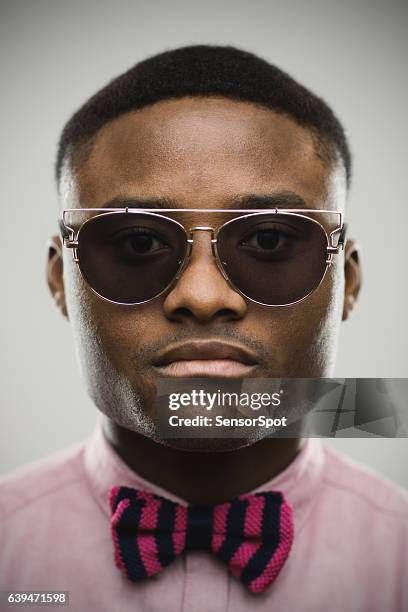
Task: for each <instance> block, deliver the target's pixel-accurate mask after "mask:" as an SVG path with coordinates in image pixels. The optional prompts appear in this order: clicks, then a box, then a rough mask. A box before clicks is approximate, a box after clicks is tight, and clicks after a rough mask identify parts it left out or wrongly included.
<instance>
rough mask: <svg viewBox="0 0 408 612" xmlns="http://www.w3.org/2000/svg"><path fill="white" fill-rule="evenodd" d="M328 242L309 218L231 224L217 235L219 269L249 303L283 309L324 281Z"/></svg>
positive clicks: (274, 217) (271, 217)
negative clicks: (220, 266)
mask: <svg viewBox="0 0 408 612" xmlns="http://www.w3.org/2000/svg"><path fill="white" fill-rule="evenodd" d="M326 247H327V238H326V234H325V232H324V231H323V229H322V228H321V226H320V225H319V224H318V223H316V222H315V221H314V220H313V219H309V218H305V217H297V216H294V215H289V214H286V215H285V214H282V215H280V214H261V215H252V216H250V217H242V218H240V219H237V220H234V221H231V222H230V223H228V224H227V225H225V226H224V228H222V229H221V230H220V232H219V234H218V240H217V249H218V254H219V257H220V259H221V261H222V263H223V266H224V269H225V271H226V273H227V275H228V277H229V278H230V279H231V281H232V282H233V283H234V285H235V286H236V287H237V289H239V290H240V291H241V292H242V293H244V294H245V295H246V296H248V297H249V298H251V299H253V300H255V301H257V302H261V303H262V304H268V305H270V306H282V305H284V304H290V303H292V302H296V301H298V300H300V299H302V298H304V297H306V296H307V295H308V294H309V293H310V292H311V291H313V289H315V288H316V287H317V286H318V285H319V283H320V281H321V279H322V278H323V275H324V271H325V269H326V259H327V251H326Z"/></svg>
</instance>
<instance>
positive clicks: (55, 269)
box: [46, 235, 69, 319]
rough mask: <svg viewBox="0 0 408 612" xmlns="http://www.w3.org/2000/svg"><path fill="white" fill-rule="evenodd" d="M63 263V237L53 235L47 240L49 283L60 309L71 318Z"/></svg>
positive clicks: (65, 315)
mask: <svg viewBox="0 0 408 612" xmlns="http://www.w3.org/2000/svg"><path fill="white" fill-rule="evenodd" d="M62 265H63V264H62V245H61V239H60V237H59V236H58V235H55V236H51V238H50V239H49V240H48V241H47V269H46V273H47V283H48V287H49V289H50V292H51V295H52V297H53V299H54V302H55V304H56V306H57V308H58V310H59V311H60V312H61V314H62V315H63V316H64V317H66V318H67V319H69V317H68V311H67V305H66V302H65V288H64V280H63V274H62V270H63V268H62Z"/></svg>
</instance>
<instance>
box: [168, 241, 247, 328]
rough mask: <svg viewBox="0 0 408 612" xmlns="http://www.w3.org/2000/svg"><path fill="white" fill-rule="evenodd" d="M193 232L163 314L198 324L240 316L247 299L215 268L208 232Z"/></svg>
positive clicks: (174, 319)
mask: <svg viewBox="0 0 408 612" xmlns="http://www.w3.org/2000/svg"><path fill="white" fill-rule="evenodd" d="M193 235H194V243H193V246H192V251H191V254H190V258H189V260H188V263H187V266H186V267H185V268H184V271H183V272H182V274H181V276H180V278H179V279H178V281H177V282H176V284H175V285H174V286H173V288H172V290H171V291H170V293H168V295H167V296H166V299H165V301H164V304H163V308H164V312H165V315H166V317H167V318H168V319H171V320H173V321H179V322H183V321H186V320H195V321H198V322H199V323H202V324H204V323H210V322H214V321H223V322H225V321H228V320H237V319H241V318H242V317H244V316H245V313H246V311H247V303H246V301H245V300H244V298H243V297H242V296H241V295H240V294H239V293H237V292H236V291H235V290H234V289H233V288H232V287H231V285H230V284H229V283H228V281H227V280H226V279H225V278H224V277H223V275H222V273H221V271H220V269H219V268H218V266H217V263H216V260H215V257H214V256H213V253H212V249H211V233H210V232H207V231H196V232H194V234H193Z"/></svg>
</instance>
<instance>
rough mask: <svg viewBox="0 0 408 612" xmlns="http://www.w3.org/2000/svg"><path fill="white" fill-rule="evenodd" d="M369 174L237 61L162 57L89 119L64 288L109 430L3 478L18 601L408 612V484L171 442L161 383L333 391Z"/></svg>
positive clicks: (355, 286)
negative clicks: (275, 383)
mask: <svg viewBox="0 0 408 612" xmlns="http://www.w3.org/2000/svg"><path fill="white" fill-rule="evenodd" d="M350 175H351V161H350V153H349V148H348V144H347V141H346V138H345V135H344V132H343V129H342V127H341V125H340V123H339V122H338V120H337V119H336V117H335V116H334V114H333V113H332V111H331V110H330V109H329V108H328V107H327V105H326V104H325V103H324V102H323V101H322V100H321V99H319V98H317V97H316V96H315V95H313V94H312V93H310V92H309V91H308V90H306V89H305V88H304V87H302V86H301V85H299V84H298V83H296V82H295V81H294V80H293V79H291V78H290V77H289V76H288V75H286V74H285V73H283V72H282V71H280V70H279V69H278V68H276V67H274V66H271V65H270V64H268V63H266V62H264V61H263V60H261V59H259V58H257V57H255V56H253V55H251V54H249V53H246V52H243V51H240V50H238V49H234V48H231V47H209V46H196V47H189V48H182V49H176V50H174V51H170V52H166V53H163V54H160V55H158V56H156V57H153V58H150V59H148V60H146V61H145V62H142V63H140V64H138V65H136V66H135V67H133V68H131V69H130V70H129V71H128V72H127V73H125V74H123V75H121V76H119V77H118V78H117V79H115V80H114V81H112V82H110V83H109V84H108V85H107V86H106V87H105V88H104V89H102V90H101V91H100V92H98V93H97V94H96V95H95V96H93V97H92V98H91V99H90V100H89V101H88V102H87V103H86V104H85V105H84V106H83V107H82V108H81V109H80V110H79V111H78V112H77V113H76V114H75V115H74V116H73V117H72V118H71V119H70V121H69V122H68V123H67V125H66V126H65V128H64V131H63V133H62V136H61V139H60V145H59V151H58V159H57V181H58V185H59V196H60V203H61V208H62V210H63V211H64V213H63V218H62V222H61V223H60V230H61V233H60V235H55V236H53V237H52V239H51V242H50V245H49V255H48V268H47V269H48V283H49V287H50V290H51V293H52V296H53V298H54V300H55V302H56V304H57V306H58V308H59V309H60V311H61V313H62V314H63V315H64V316H65V317H66V318H67V319H69V321H70V324H71V326H72V330H73V334H74V338H75V344H76V347H77V352H78V356H79V362H80V367H81V371H82V375H83V377H84V380H85V383H86V385H87V389H88V392H89V394H90V396H91V397H92V399H93V401H94V403H95V405H96V406H97V408H98V409H99V411H100V413H101V417H100V420H99V422H98V426H97V428H96V430H95V433H94V435H93V436H92V437H91V438H90V439H89V440H87V441H85V442H84V443H81V444H78V445H75V446H74V447H71V448H69V449H66V450H64V451H61V453H59V454H56V455H54V456H53V457H52V458H47V459H45V460H43V461H42V462H39V463H36V464H35V465H34V466H31V467H30V468H24V469H23V470H19V471H18V472H17V473H14V474H11V475H9V476H8V477H6V478H4V479H3V482H2V489H1V490H2V494H1V506H2V521H1V525H2V529H1V532H2V535H1V551H2V552H1V562H0V569H1V571H0V575H1V588H2V589H7V590H10V589H11V590H13V589H14V590H25V591H32V590H36V591H38V590H44V591H58V590H60V591H69V593H70V605H71V608H72V609H74V610H98V611H99V610H166V611H167V610H168V611H172V610H186V611H195V610H197V611H200V612H201V611H206V610H211V611H215V610H220V611H221V610H227V609H228V610H234V611H241V610H250V609H256V610H272V609H277V610H296V611H297V612H300V611H303V610H308V611H309V610H310V611H312V610H313V611H314V612H315V611H319V610H328V609H330V610H332V611H339V612H340V611H344V610H353V611H356V612H357V611H358V612H363V611H364V612H375V611H377V612H384V611H385V610H387V611H391V610H392V611H397V610H400V611H402V610H406V609H408V595H407V589H406V585H405V583H404V572H405V573H406V568H407V563H406V562H407V527H408V522H407V508H408V505H407V499H406V496H405V495H404V493H402V492H401V491H400V490H398V489H397V487H396V486H394V485H392V484H390V483H387V482H386V481H384V480H382V479H381V478H379V477H378V476H375V475H371V474H369V473H368V472H366V471H365V470H364V468H362V467H360V466H357V465H355V464H353V463H352V462H350V461H349V460H347V459H346V458H345V457H343V456H341V455H340V454H338V453H335V452H334V451H332V450H329V448H326V447H325V446H324V445H323V444H322V443H321V442H320V441H318V440H314V439H308V440H306V441H305V440H301V439H300V437H294V438H290V437H288V438H276V437H268V436H266V435H265V433H263V432H262V431H256V432H255V434H254V435H253V436H252V437H251V436H249V437H247V438H220V439H213V438H205V437H200V436H198V437H195V438H184V437H180V438H173V439H168V438H164V437H163V435H162V433H161V430H160V427H159V426H158V422H157V419H156V413H155V394H156V391H157V384H158V381H159V380H161V379H162V378H163V377H164V378H166V379H167V380H170V381H172V382H173V383H174V381H175V382H177V379H182V378H189V377H197V378H203V377H207V378H212V377H218V378H221V377H222V378H285V377H287V378H296V377H299V378H315V377H316V378H317V377H329V376H331V375H332V373H333V367H334V363H335V355H336V347H337V340H338V335H339V330H340V324H341V321H342V320H346V319H347V318H348V317H349V315H350V313H351V311H352V310H353V308H354V305H355V301H356V299H357V296H358V293H359V288H360V264H359V256H358V249H357V246H356V243H355V242H354V241H352V240H347V241H345V244H343V243H344V213H345V206H346V199H347V190H348V188H349V184H350ZM72 209H73V210H72ZM88 209H89V210H88ZM99 209H104V210H99ZM111 209H113V210H111ZM333 219H334V221H333ZM188 240H190V241H191V242H188ZM211 240H213V241H215V240H216V241H217V242H216V243H215V242H212V241H211ZM214 245H215V246H214ZM343 247H344V248H343ZM189 248H190V250H189ZM248 494H249V495H248ZM217 521H218V523H217ZM220 524H222V527H220ZM227 532H228V534H227ZM230 532H231V533H230ZM217 538H221V540H222V541H218V540H217ZM251 538H252V539H251ZM217 542H218V543H217ZM251 547H252V548H251ZM217 556H218V557H219V558H217ZM173 557H174V558H173ZM170 561H171V562H170Z"/></svg>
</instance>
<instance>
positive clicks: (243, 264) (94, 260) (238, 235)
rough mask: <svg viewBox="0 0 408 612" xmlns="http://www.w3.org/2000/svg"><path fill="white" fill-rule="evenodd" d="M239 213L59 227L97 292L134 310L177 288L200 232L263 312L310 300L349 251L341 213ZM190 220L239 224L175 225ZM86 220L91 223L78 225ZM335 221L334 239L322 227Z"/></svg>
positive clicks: (130, 216)
mask: <svg viewBox="0 0 408 612" xmlns="http://www.w3.org/2000/svg"><path fill="white" fill-rule="evenodd" d="M237 212H238V210H237V209H233V210H231V209H229V210H218V209H216V210H203V209H192V208H188V209H174V208H172V209H169V208H167V209H161V211H160V213H157V212H152V211H151V209H143V208H138V209H135V208H128V207H126V208H74V209H72V208H68V209H64V210H63V213H62V218H61V219H60V221H59V226H60V231H61V236H62V241H63V245H64V246H65V247H66V248H68V249H73V259H74V261H75V263H76V264H77V265H78V266H79V269H80V272H81V274H82V276H83V278H84V279H85V281H86V282H87V284H88V285H89V287H90V288H91V289H92V291H93V292H95V293H96V294H97V295H98V296H99V297H101V298H103V299H105V300H107V301H109V302H112V303H114V304H122V305H129V306H133V305H136V304H143V303H145V302H148V301H149V300H153V299H154V298H157V297H158V296H160V295H162V294H163V293H164V292H165V291H167V290H168V289H170V288H171V287H172V286H173V284H174V283H175V282H176V281H177V280H178V279H179V278H180V276H181V275H182V273H183V271H184V270H185V268H186V267H187V265H188V261H189V258H190V255H191V251H192V247H193V242H194V236H195V234H196V233H197V232H209V233H210V236H211V248H212V253H213V256H214V258H215V261H216V264H217V266H218V268H219V270H220V272H221V274H222V275H223V277H224V278H225V280H226V281H227V282H228V283H229V284H230V286H231V287H232V288H233V289H234V290H235V291H237V292H238V293H239V294H241V295H242V296H243V297H244V298H247V299H248V300H251V301H253V302H256V303H257V304H261V305H264V306H289V305H292V304H296V303H297V302H300V301H301V300H304V299H305V298H307V297H308V296H309V295H310V294H311V293H313V292H314V291H315V290H316V289H317V288H318V287H319V285H320V284H321V283H322V281H323V279H324V277H325V274H326V272H327V270H328V268H329V267H330V266H331V265H332V263H333V257H334V255H337V254H339V253H340V252H341V250H342V249H343V248H344V242H345V233H346V225H345V224H344V223H343V217H342V213H340V212H338V211H327V210H315V209H307V211H303V210H302V209H280V208H279V209H278V208H274V209H256V210H253V209H249V210H248V209H245V210H242V209H241V210H239V215H238V216H237ZM95 213H97V214H95ZM162 213H166V215H164V214H162ZM191 213H201V214H204V213H205V214H207V213H209V214H210V215H214V214H215V215H217V214H218V216H220V215H223V216H224V215H234V216H233V218H231V219H230V220H228V221H226V222H224V223H222V224H221V225H218V226H217V227H216V228H214V227H208V226H200V225H197V226H191V227H188V229H187V228H186V227H185V225H183V223H181V222H179V221H178V220H177V217H178V218H181V219H183V218H184V220H185V219H186V217H185V215H186V214H190V215H191ZM80 214H85V216H88V218H86V219H85V220H83V221H82V222H75V218H76V217H77V216H78V215H80ZM89 215H93V216H89ZM183 215H184V217H183ZM329 215H332V216H334V217H335V218H336V222H335V223H334V227H333V228H332V229H331V231H330V229H326V228H325V226H324V225H323V224H322V223H323V220H324V223H325V225H327V223H326V221H327V222H328V220H329ZM173 217H176V218H173ZM314 217H317V218H314ZM214 218H215V219H216V218H217V217H214ZM319 219H320V220H321V221H319Z"/></svg>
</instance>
